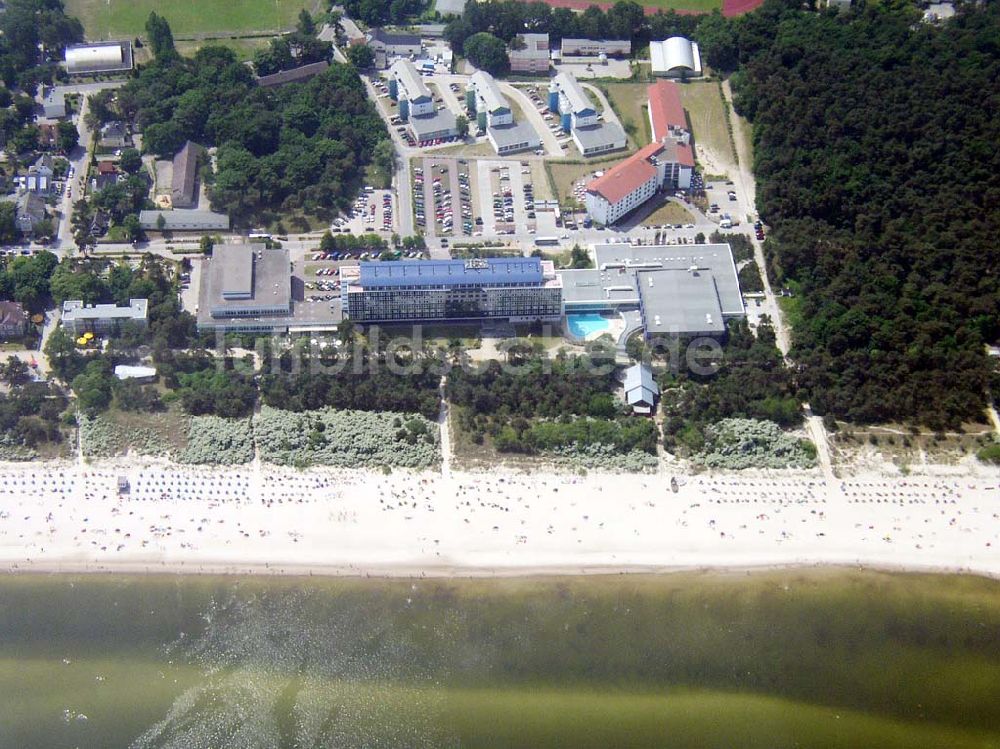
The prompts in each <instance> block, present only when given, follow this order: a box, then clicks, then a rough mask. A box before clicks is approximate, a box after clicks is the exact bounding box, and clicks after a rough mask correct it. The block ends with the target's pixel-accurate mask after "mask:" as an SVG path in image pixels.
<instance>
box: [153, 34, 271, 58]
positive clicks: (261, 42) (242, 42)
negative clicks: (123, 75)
mask: <svg viewBox="0 0 1000 749" xmlns="http://www.w3.org/2000/svg"><path fill="white" fill-rule="evenodd" d="M270 43H271V39H270V37H266V36H257V37H252V38H250V39H233V38H227V39H205V40H200V41H179V42H176V43H175V44H174V46H175V47H177V51H178V52H180V53H181V54H182V55H184V56H185V57H193V56H194V53H195V52H197V51H198V50H199V49H202V48H203V47H225V48H227V49H231V50H232V51H233V52H235V53H236V57H237V58H238V59H239V60H240V61H241V62H246V61H247V60H252V59H253V56H254V53H255V52H256V51H257V50H258V49H263V48H264V47H266V46H267V45H268V44H270ZM140 52H142V53H145V58H146V59H144V60H140V57H139V53H140ZM150 57H151V55H149V47H143V48H142V49H140V50H137V51H136V61H137V62H149V58H150Z"/></svg>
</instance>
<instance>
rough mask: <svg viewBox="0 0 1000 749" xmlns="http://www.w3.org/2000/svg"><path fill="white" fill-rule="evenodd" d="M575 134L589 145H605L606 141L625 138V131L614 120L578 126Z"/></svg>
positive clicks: (612, 141) (583, 142) (581, 141)
mask: <svg viewBox="0 0 1000 749" xmlns="http://www.w3.org/2000/svg"><path fill="white" fill-rule="evenodd" d="M573 133H574V135H576V137H577V138H578V139H579V141H580V143H582V144H583V146H584V148H586V147H588V146H603V145H605V144H606V143H614V142H616V141H624V140H625V131H624V130H622V129H621V126H620V125H618V124H616V123H614V122H601V123H599V124H597V125H591V126H590V127H578V128H576V129H574V130H573Z"/></svg>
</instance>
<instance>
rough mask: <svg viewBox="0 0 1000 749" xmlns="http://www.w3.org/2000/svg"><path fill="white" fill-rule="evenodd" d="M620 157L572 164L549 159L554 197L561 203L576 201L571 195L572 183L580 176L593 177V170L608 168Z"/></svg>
mask: <svg viewBox="0 0 1000 749" xmlns="http://www.w3.org/2000/svg"><path fill="white" fill-rule="evenodd" d="M620 160H621V158H620V157H619V158H614V159H611V160H609V161H604V162H599V163H598V162H589V161H588V162H586V163H580V164H574V163H570V162H559V161H550V162H548V163H547V166H548V170H549V174H551V175H552V181H553V182H554V185H553V188H554V189H555V192H556V195H555V199H556V200H558V201H559V202H560V203H561V204H565V203H574V204H575V203H578V202H580V201H578V200H577V199H576V196H575V195H573V184H574V183H575V182H576V181H577V180H578V179H581V178H582V177H588V176H589V177H593V175H594V172H595V171H602V170H604V169H609V168H611V167H612V166H614V165H615V164H616V163H618V162H619V161H620Z"/></svg>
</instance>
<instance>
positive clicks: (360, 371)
mask: <svg viewBox="0 0 1000 749" xmlns="http://www.w3.org/2000/svg"><path fill="white" fill-rule="evenodd" d="M386 356H387V355H386V354H383V355H381V356H368V357H366V360H365V361H363V362H362V361H360V360H359V361H358V362H355V361H354V360H353V359H352V357H351V355H347V356H345V357H342V358H339V357H338V358H331V359H329V360H327V361H319V360H318V359H317V360H316V361H315V364H316V365H317V366H313V364H314V363H313V360H312V359H310V358H309V357H305V358H304V359H303V360H301V361H300V365H301V371H300V372H297V373H292V372H287V373H281V374H268V375H264V376H263V377H261V381H260V390H261V397H262V399H263V402H264V403H265V404H266V405H268V406H273V407H274V408H283V409H285V410H286V411H309V410H313V409H318V408H325V407H333V408H341V409H349V410H355V411H399V412H403V413H419V414H421V415H423V416H424V417H425V418H427V419H437V417H438V409H439V408H440V399H439V398H438V385H439V383H440V380H441V375H440V374H438V373H434V372H432V371H431V368H429V367H414V370H415V371H413V372H412V373H409V374H400V373H394V372H392V371H390V370H389V368H388V366H387V361H386ZM290 359H291V357H289V363H290ZM320 365H321V366H320ZM313 370H315V371H313ZM398 371H399V370H397V372H398ZM404 371H405V370H404Z"/></svg>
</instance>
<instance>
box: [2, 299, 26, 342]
mask: <svg viewBox="0 0 1000 749" xmlns="http://www.w3.org/2000/svg"><path fill="white" fill-rule="evenodd" d="M27 329H28V313H27V312H25V311H24V307H22V306H21V305H20V304H18V303H17V302H0V338H17V337H18V336H22V335H24V333H25V332H26V331H27Z"/></svg>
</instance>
